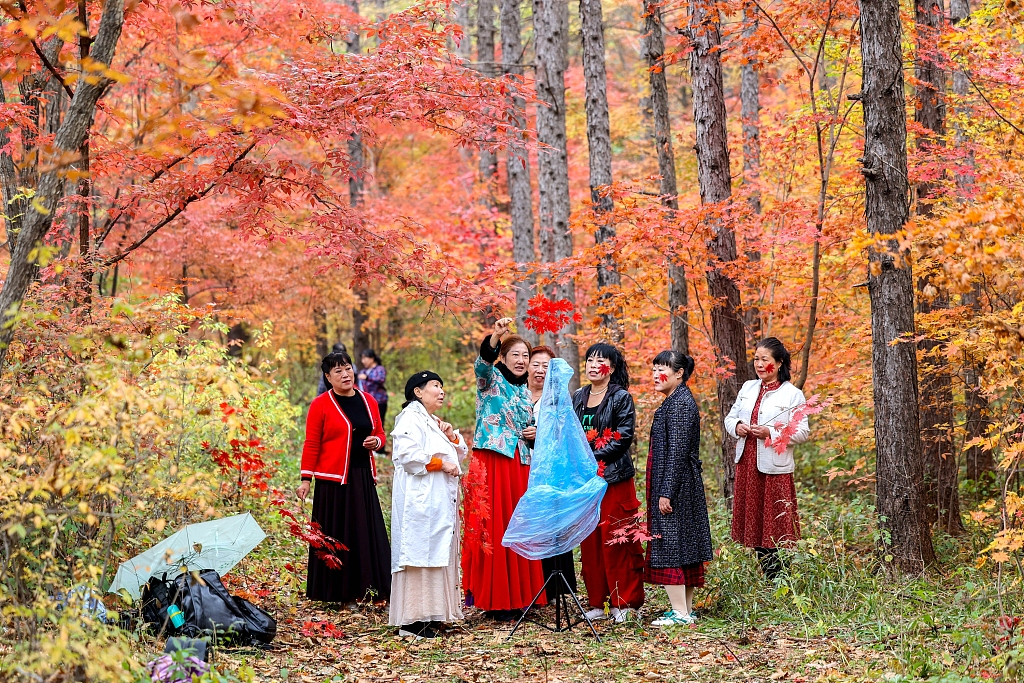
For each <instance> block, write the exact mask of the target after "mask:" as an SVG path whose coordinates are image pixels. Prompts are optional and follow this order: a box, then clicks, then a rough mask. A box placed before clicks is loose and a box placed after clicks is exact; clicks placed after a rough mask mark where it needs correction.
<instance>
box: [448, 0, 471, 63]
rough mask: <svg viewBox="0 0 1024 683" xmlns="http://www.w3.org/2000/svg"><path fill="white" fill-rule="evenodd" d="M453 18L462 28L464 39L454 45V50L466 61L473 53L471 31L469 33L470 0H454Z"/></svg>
mask: <svg viewBox="0 0 1024 683" xmlns="http://www.w3.org/2000/svg"><path fill="white" fill-rule="evenodd" d="M452 18H453V19H454V20H455V23H456V24H458V25H459V26H460V27H461V28H462V40H460V41H459V43H458V45H452V46H451V47H452V51H453V52H454V53H455V54H457V55H458V56H459V57H460V58H461V59H462V61H463V63H466V62H468V61H469V60H470V57H471V55H472V49H471V45H470V43H471V41H470V33H469V0H457V1H455V2H452Z"/></svg>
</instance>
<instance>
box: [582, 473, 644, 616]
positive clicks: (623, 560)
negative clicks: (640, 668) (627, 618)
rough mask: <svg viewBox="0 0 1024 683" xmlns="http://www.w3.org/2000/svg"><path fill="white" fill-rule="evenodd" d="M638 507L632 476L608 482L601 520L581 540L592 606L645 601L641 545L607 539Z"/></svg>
mask: <svg viewBox="0 0 1024 683" xmlns="http://www.w3.org/2000/svg"><path fill="white" fill-rule="evenodd" d="M639 510H640V501H638V500H637V498H636V488H635V487H634V486H633V480H632V479H629V480H627V481H620V482H619V483H617V484H611V485H609V486H608V490H607V491H605V494H604V499H603V500H602V501H601V521H600V523H598V525H597V528H596V529H594V533H592V534H590V535H589V536H587V537H586V539H584V541H583V543H581V544H580V556H581V559H582V561H583V571H582V574H583V583H584V584H586V586H587V599H588V600H589V601H590V606H591V607H603V606H604V603H605V602H606V601H607V602H608V604H609V605H610V606H612V607H618V608H620V609H621V608H624V607H632V608H634V609H635V608H637V607H640V606H642V605H643V604H644V548H643V545H642V544H641V543H640V542H639V541H634V542H632V543H609V541H610V540H611V536H612V532H613V531H615V530H616V529H618V528H619V527H623V526H628V525H629V524H630V523H631V522H632V521H633V520H634V519H635V518H636V514H637V512H639Z"/></svg>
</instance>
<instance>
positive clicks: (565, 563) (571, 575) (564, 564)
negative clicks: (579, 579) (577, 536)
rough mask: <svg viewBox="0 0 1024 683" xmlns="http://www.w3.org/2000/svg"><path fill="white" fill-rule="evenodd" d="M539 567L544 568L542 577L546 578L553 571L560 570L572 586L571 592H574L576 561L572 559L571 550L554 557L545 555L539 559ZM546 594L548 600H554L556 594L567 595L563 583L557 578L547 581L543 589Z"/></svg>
mask: <svg viewBox="0 0 1024 683" xmlns="http://www.w3.org/2000/svg"><path fill="white" fill-rule="evenodd" d="M540 564H541V567H543V568H544V579H545V580H546V579H547V578H548V577H549V576H551V572H553V571H556V570H558V571H561V572H562V576H564V577H565V580H566V581H567V582H568V583H569V587H570V588H572V590H573V592H574V593H575V592H576V563H575V562H573V559H572V551H571V550H570V551H569V552H567V553H562V554H561V555H555V556H554V557H547V558H544V559H543V560H541V561H540ZM545 592H546V593H547V596H548V600H549V601H550V600H554V599H555V597H556V596H558V595H562V594H565V595H568V592H567V591H566V590H565V584H564V583H562V581H560V580H559V579H552V580H551V581H550V582H549V583H548V587H547V589H546V590H545Z"/></svg>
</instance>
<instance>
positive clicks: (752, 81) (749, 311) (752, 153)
mask: <svg viewBox="0 0 1024 683" xmlns="http://www.w3.org/2000/svg"><path fill="white" fill-rule="evenodd" d="M757 27H758V16H757V5H756V4H755V3H753V2H744V3H743V38H744V43H743V63H742V64H741V65H740V116H741V118H742V131H743V184H744V185H749V186H750V187H749V189H748V191H747V204H748V206H750V210H751V212H753V213H755V214H760V213H761V190H760V187H759V183H760V182H761V74H760V73H759V72H758V70H757V67H758V54H757V49H756V48H755V47H753V39H754V34H755V33H757ZM746 254H747V258H748V259H750V260H751V261H752V262H757V261H760V260H761V252H760V251H758V250H757V249H751V248H749V246H748V247H747V249H746ZM743 322H744V325H745V326H746V329H747V334H748V335H749V336H750V338H751V343H752V344H756V343H757V342H758V341H760V340H761V312H760V311H759V310H758V308H757V306H755V305H754V304H753V303H752V304H751V305H749V306H748V307H747V308H746V309H745V310H744V312H743Z"/></svg>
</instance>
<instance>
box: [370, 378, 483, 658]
mask: <svg viewBox="0 0 1024 683" xmlns="http://www.w3.org/2000/svg"><path fill="white" fill-rule="evenodd" d="M405 398H406V400H407V401H408V402H407V403H406V405H405V407H404V408H403V409H402V412H401V413H399V414H398V417H396V418H395V429H394V431H393V432H391V436H392V438H393V441H392V454H391V458H392V460H393V461H394V463H395V477H394V481H393V483H392V490H391V610H390V614H389V618H388V623H389V624H391V625H392V626H398V627H399V631H398V634H399V635H400V636H415V637H417V638H435V637H437V635H438V633H437V630H436V628H435V626H434V624H435V623H438V622H452V621H456V620H459V619H462V607H461V595H460V593H459V542H458V537H459V528H458V526H459V514H458V507H459V477H460V476H461V475H462V469H461V468H460V466H459V459H460V458H461V457H463V456H465V455H466V442H465V440H463V438H462V435H461V434H459V432H458V431H457V430H455V429H452V426H451V425H450V424H448V423H447V422H442V421H441V420H440V419H439V418H437V417H436V416H435V415H434V413H436V412H437V411H438V410H439V409H440V408H441V407H442V406H443V405H444V386H443V382H442V381H441V378H440V377H439V376H438V375H437V374H435V373H433V372H418V373H416V374H415V375H413V376H412V377H410V378H409V381H408V382H407V383H406V385H405Z"/></svg>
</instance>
